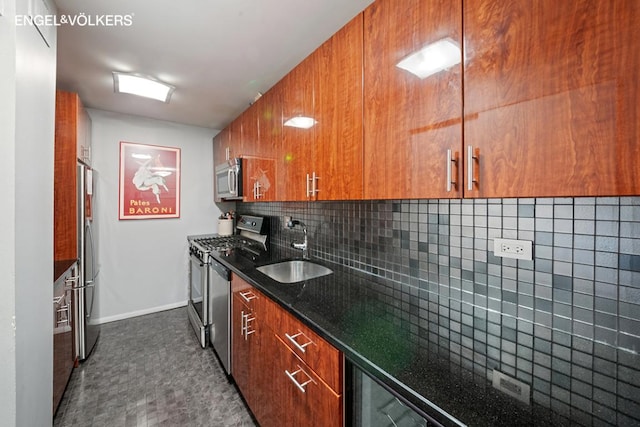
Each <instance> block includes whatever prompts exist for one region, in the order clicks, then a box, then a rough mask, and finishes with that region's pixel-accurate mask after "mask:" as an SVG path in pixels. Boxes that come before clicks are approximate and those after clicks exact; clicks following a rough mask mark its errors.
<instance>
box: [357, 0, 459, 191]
mask: <svg viewBox="0 0 640 427" xmlns="http://www.w3.org/2000/svg"><path fill="white" fill-rule="evenodd" d="M436 42H441V43H445V48H446V50H447V54H448V55H451V57H452V58H453V59H452V60H451V61H450V62H449V63H448V64H446V65H443V66H442V67H445V69H441V68H442V67H439V68H440V69H441V70H440V71H438V72H435V73H434V74H431V75H428V76H426V77H419V76H417V75H415V74H413V73H411V72H409V71H407V70H405V69H402V68H400V67H399V66H398V63H399V62H400V61H402V60H403V59H405V58H407V57H408V56H409V55H411V54H413V53H416V52H418V51H420V50H422V49H423V48H427V47H428V46H429V45H432V44H435V43H436ZM432 46H433V45H432ZM433 49H435V47H434V48H432V50H431V52H426V53H425V54H424V56H425V58H426V59H428V60H429V61H430V62H429V64H428V65H427V66H433V61H434V60H435V59H434V58H433V56H437V55H434V53H433ZM456 49H457V50H456ZM461 49H462V2H461V0H457V1H452V0H405V1H402V2H398V1H393V0H377V1H376V2H375V3H373V4H372V5H371V6H369V7H368V8H367V9H366V10H365V11H364V198H365V199H389V198H445V197H460V195H461V194H462V193H461V185H459V183H460V178H461V173H462V168H461V167H460V166H461V162H460V160H458V161H457V162H454V161H448V160H447V159H448V150H450V153H451V158H452V160H455V158H456V155H457V156H458V157H459V156H461V151H462V63H461V60H462V50H461ZM458 52H459V53H458ZM456 55H459V60H456ZM449 170H450V172H451V180H450V181H453V182H455V184H453V185H451V190H450V191H448V188H447V187H448V185H447V181H448V180H447V176H448V171H449Z"/></svg>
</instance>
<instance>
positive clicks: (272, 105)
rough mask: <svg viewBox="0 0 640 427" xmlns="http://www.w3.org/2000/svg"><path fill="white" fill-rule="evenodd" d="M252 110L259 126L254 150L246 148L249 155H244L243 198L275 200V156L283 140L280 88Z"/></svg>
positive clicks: (264, 97) (253, 146)
mask: <svg viewBox="0 0 640 427" xmlns="http://www.w3.org/2000/svg"><path fill="white" fill-rule="evenodd" d="M252 109H253V115H254V117H255V124H256V126H255V136H254V137H253V138H252V146H251V150H249V149H247V150H246V151H247V154H248V155H245V156H244V157H243V158H244V160H246V162H245V163H244V165H243V167H244V177H243V178H244V180H243V181H244V186H245V187H244V195H245V196H244V201H245V202H251V201H274V200H277V199H276V197H277V196H276V193H277V189H276V182H277V179H276V178H277V176H276V156H277V149H278V147H279V145H280V142H281V140H282V120H281V119H282V103H281V102H280V98H279V96H278V93H277V91H275V90H270V91H268V92H267V93H266V94H264V95H263V96H262V97H261V98H260V99H258V100H257V101H256V102H255V103H254V104H253V106H252ZM252 123H253V118H252ZM243 126H244V125H243ZM243 129H244V127H243ZM243 135H246V132H245V133H243ZM247 143H248V138H247V137H245V138H244V143H243V144H244V145H245V146H246V145H247Z"/></svg>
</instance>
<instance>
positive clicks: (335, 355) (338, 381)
mask: <svg viewBox="0 0 640 427" xmlns="http://www.w3.org/2000/svg"><path fill="white" fill-rule="evenodd" d="M270 317H272V316H270ZM273 320H276V321H272V319H270V322H269V323H270V324H271V325H272V327H273V328H274V332H275V333H276V334H277V335H278V337H279V338H280V339H281V340H282V341H283V342H284V343H285V344H286V345H287V347H289V348H290V349H291V351H293V352H294V353H295V354H296V355H297V356H298V357H299V358H300V359H302V360H303V361H304V362H305V363H306V364H307V365H309V367H310V368H311V369H313V370H314V371H315V372H316V373H317V374H318V375H319V376H320V377H321V378H322V379H323V381H324V382H325V383H327V385H329V387H331V388H332V389H333V390H334V391H335V392H336V393H338V394H340V393H342V357H341V354H340V351H338V350H337V349H336V348H335V347H333V346H332V345H331V344H329V343H328V342H327V341H325V340H324V339H323V338H321V337H320V336H319V335H318V334H316V333H315V332H313V331H312V330H311V329H310V328H308V327H307V326H305V325H303V324H302V322H300V321H299V320H298V319H296V318H295V317H293V316H292V315H291V314H289V313H287V312H285V311H284V310H282V309H280V310H279V316H278V319H273Z"/></svg>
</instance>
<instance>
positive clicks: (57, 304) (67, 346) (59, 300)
mask: <svg viewBox="0 0 640 427" xmlns="http://www.w3.org/2000/svg"><path fill="white" fill-rule="evenodd" d="M77 280H78V265H77V264H76V263H75V262H74V263H73V264H72V265H71V266H70V267H69V268H68V269H67V270H66V271H65V272H64V273H63V274H62V275H61V276H60V277H59V278H58V279H57V280H56V281H55V283H54V285H53V414H55V413H56V410H57V409H58V406H59V405H60V400H61V399H62V395H63V394H64V390H65V388H66V387H67V383H68V382H69V377H70V376H71V372H72V371H73V366H74V363H75V351H74V348H73V345H74V330H73V316H72V313H73V308H72V297H71V286H72V285H73V284H74V283H75V282H76V281H77Z"/></svg>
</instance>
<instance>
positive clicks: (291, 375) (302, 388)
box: [284, 366, 315, 393]
mask: <svg viewBox="0 0 640 427" xmlns="http://www.w3.org/2000/svg"><path fill="white" fill-rule="evenodd" d="M300 372H302V373H303V374H305V375H306V376H307V380H306V381H305V382H303V383H299V382H298V381H297V380H296V378H295V376H296V375H298V374H299V373H300ZM284 373H285V374H287V376H288V377H289V379H290V380H291V381H292V382H293V384H295V386H296V387H298V389H299V390H300V391H301V392H303V393H306V392H307V391H306V390H305V387H306V386H307V385H308V384H310V383H314V384H315V381H314V380H313V378H311V376H309V374H307V373H306V372H305V371H304V370H303V369H302V368H301V367H300V366H298V370H296V371H293V372H289V371H288V370H286V369H285V371H284Z"/></svg>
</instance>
